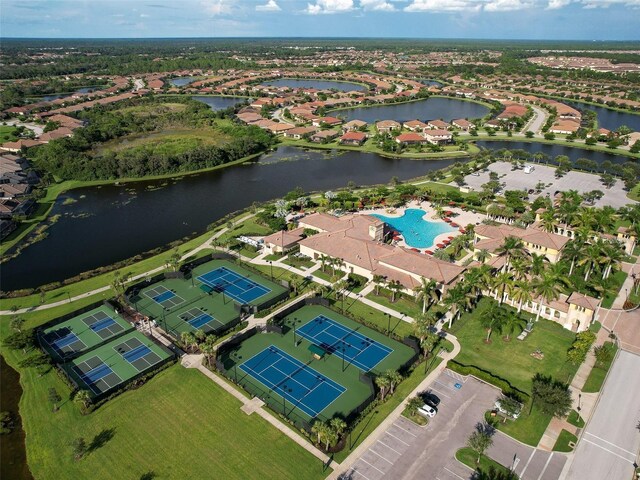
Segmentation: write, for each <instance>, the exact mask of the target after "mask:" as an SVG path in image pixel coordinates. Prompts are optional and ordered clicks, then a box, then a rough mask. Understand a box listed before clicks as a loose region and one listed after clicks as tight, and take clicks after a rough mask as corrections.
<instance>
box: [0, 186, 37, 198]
mask: <svg viewBox="0 0 640 480" xmlns="http://www.w3.org/2000/svg"><path fill="white" fill-rule="evenodd" d="M30 191H31V185H28V184H26V183H17V184H15V183H0V197H2V198H16V197H20V196H22V195H26V194H28V193H29V192H30Z"/></svg>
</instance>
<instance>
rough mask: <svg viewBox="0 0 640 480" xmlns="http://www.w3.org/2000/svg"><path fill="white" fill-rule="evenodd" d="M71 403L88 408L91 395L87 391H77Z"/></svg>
mask: <svg viewBox="0 0 640 480" xmlns="http://www.w3.org/2000/svg"><path fill="white" fill-rule="evenodd" d="M73 401H74V402H76V403H79V404H80V405H82V407H83V408H85V409H86V408H89V403H91V395H89V392H88V391H87V390H78V391H77V392H76V394H75V396H74V397H73Z"/></svg>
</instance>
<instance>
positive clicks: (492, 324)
mask: <svg viewBox="0 0 640 480" xmlns="http://www.w3.org/2000/svg"><path fill="white" fill-rule="evenodd" d="M504 317H505V310H504V308H502V307H501V306H500V305H498V304H496V303H495V302H491V303H490V304H489V306H488V307H487V309H486V310H485V311H484V312H482V316H481V317H480V324H481V325H482V326H483V327H484V328H486V329H487V338H486V339H485V342H486V343H489V338H490V337H491V332H493V329H494V328H498V329H499V328H500V326H501V325H502V322H503V321H504Z"/></svg>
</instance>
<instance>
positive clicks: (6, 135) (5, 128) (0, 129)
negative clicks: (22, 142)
mask: <svg viewBox="0 0 640 480" xmlns="http://www.w3.org/2000/svg"><path fill="white" fill-rule="evenodd" d="M16 131H17V129H16V127H14V126H12V125H0V143H5V142H15V141H16V140H17V139H18V137H17V136H16Z"/></svg>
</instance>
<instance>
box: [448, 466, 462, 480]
mask: <svg viewBox="0 0 640 480" xmlns="http://www.w3.org/2000/svg"><path fill="white" fill-rule="evenodd" d="M444 469H445V470H446V471H447V472H449V473H450V474H451V475H453V476H454V477H457V478H459V479H460V480H466V479H464V478H462V477H461V476H460V475H458V474H457V473H455V472H452V471H451V470H449V469H448V468H447V467H444Z"/></svg>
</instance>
